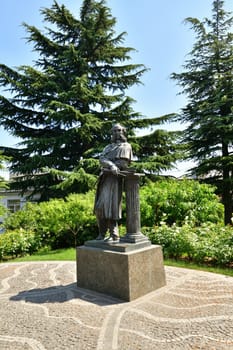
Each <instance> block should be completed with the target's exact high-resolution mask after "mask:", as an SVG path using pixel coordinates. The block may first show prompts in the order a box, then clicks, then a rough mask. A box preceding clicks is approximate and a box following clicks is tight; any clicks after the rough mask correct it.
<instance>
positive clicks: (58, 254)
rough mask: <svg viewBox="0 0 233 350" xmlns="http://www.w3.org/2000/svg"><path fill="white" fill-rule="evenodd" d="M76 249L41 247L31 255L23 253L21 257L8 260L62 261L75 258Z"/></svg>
mask: <svg viewBox="0 0 233 350" xmlns="http://www.w3.org/2000/svg"><path fill="white" fill-rule="evenodd" d="M75 259H76V250H75V249H74V248H67V249H57V250H48V249H43V250H40V251H39V252H37V253H35V254H33V255H25V256H23V257H21V258H16V259H11V260H8V262H25V261H64V260H75Z"/></svg>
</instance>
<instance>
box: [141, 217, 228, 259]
mask: <svg viewBox="0 0 233 350" xmlns="http://www.w3.org/2000/svg"><path fill="white" fill-rule="evenodd" d="M142 231H143V232H144V233H145V234H146V235H147V236H148V237H149V239H150V240H151V242H152V243H153V244H159V245H161V246H162V247H163V253H164V256H165V258H176V259H181V258H182V259H183V258H187V259H189V260H191V261H194V262H196V263H209V264H212V265H224V266H232V264H233V227H232V226H223V225H221V224H213V223H212V224H211V223H209V224H208V225H207V224H203V225H201V226H199V227H193V226H192V225H189V224H185V225H183V226H177V225H175V224H174V225H173V226H168V225H167V224H165V223H163V224H162V225H161V226H155V227H154V228H148V227H146V228H143V230H142Z"/></svg>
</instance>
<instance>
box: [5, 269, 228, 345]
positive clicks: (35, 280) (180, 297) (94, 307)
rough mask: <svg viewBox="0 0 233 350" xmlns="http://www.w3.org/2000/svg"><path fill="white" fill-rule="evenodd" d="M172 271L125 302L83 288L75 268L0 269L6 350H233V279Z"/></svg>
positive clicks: (183, 270) (186, 270)
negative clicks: (159, 285)
mask: <svg viewBox="0 0 233 350" xmlns="http://www.w3.org/2000/svg"><path fill="white" fill-rule="evenodd" d="M165 270H166V279H167V285H166V286H165V287H163V288H161V289H159V290H157V291H154V292H152V293H149V294H147V295H146V296H143V297H141V298H139V299H137V300H135V301H131V302H122V301H120V300H117V299H114V298H111V297H108V296H106V295H103V294H99V293H95V292H91V291H87V290H84V289H81V288H77V286H76V283H75V281H76V266H75V262H38V263H36V262H35V263H3V264H0V349H1V350H68V349H69V350H72V349H73V350H89V349H96V350H139V349H140V350H152V349H153V350H157V349H158V350H163V349H166V350H170V349H175V350H186V349H187V350H188V349H192V350H194V349H195V350H196V349H204V350H226V349H227V350H233V278H232V277H226V276H222V275H216V274H211V273H206V272H201V271H193V270H188V269H180V268H174V267H166V268H165Z"/></svg>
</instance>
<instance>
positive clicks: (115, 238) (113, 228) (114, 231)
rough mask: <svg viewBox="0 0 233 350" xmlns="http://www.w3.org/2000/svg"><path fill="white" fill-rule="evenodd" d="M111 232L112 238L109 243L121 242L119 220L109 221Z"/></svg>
mask: <svg viewBox="0 0 233 350" xmlns="http://www.w3.org/2000/svg"><path fill="white" fill-rule="evenodd" d="M109 231H110V237H109V239H108V240H109V241H119V232H118V221H117V220H109Z"/></svg>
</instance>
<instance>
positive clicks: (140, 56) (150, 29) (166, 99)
mask: <svg viewBox="0 0 233 350" xmlns="http://www.w3.org/2000/svg"><path fill="white" fill-rule="evenodd" d="M57 2H58V3H59V4H64V5H65V6H66V7H67V8H68V9H70V10H71V12H72V13H73V14H74V15H76V16H77V17H78V16H79V10H80V6H81V4H82V1H81V0H57ZM52 3H53V1H52V0H36V1H33V0H7V1H2V3H1V12H0V63H4V64H6V65H8V66H10V67H17V66H19V65H22V64H26V65H32V64H33V59H35V58H36V57H37V56H36V55H35V53H34V52H32V47H31V46H30V45H29V44H27V43H26V40H25V37H26V32H25V30H24V28H22V26H21V24H22V22H26V23H27V24H31V25H35V26H36V27H38V28H40V29H43V28H44V25H46V23H43V21H42V16H41V14H40V8H42V7H50V6H51V4H52ZM212 4H213V0H144V1H142V0H107V6H108V7H109V8H110V9H111V12H112V15H113V16H114V17H116V19H117V26H116V28H115V29H116V32H117V33H120V32H122V31H125V32H127V36H126V37H125V39H126V40H125V43H124V45H127V46H130V47H133V48H134V49H136V50H137V52H135V53H134V54H133V55H132V62H133V63H142V64H144V65H145V66H146V67H147V68H149V69H150V70H149V72H147V73H146V74H145V75H144V76H143V77H142V82H143V85H141V86H137V87H134V88H132V89H131V90H130V92H129V95H130V96H131V97H133V98H134V99H135V100H136V101H137V102H136V103H135V105H134V109H135V111H137V112H140V113H141V114H143V115H145V116H147V117H155V116H161V115H164V114H167V113H173V112H178V111H179V109H180V108H181V107H184V105H185V97H184V96H178V95H177V93H178V92H179V89H178V87H177V86H176V85H175V82H174V81H171V80H170V78H169V77H170V75H171V73H173V72H176V73H177V72H179V71H180V70H181V69H182V68H181V66H182V64H184V61H185V59H186V57H187V54H188V53H189V52H190V50H191V49H192V46H193V43H194V41H195V33H194V32H193V31H192V30H190V28H189V26H188V25H187V24H184V23H183V21H184V19H185V18H186V17H196V18H198V19H200V20H202V19H203V18H204V17H211V10H212ZM224 8H225V10H227V11H229V12H232V14H233V1H232V0H225V6H224ZM232 31H233V29H232ZM178 127H179V126H178ZM0 139H1V142H0V143H1V145H13V144H15V143H16V139H14V138H12V137H11V136H9V135H8V134H7V133H6V132H5V131H3V130H0Z"/></svg>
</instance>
